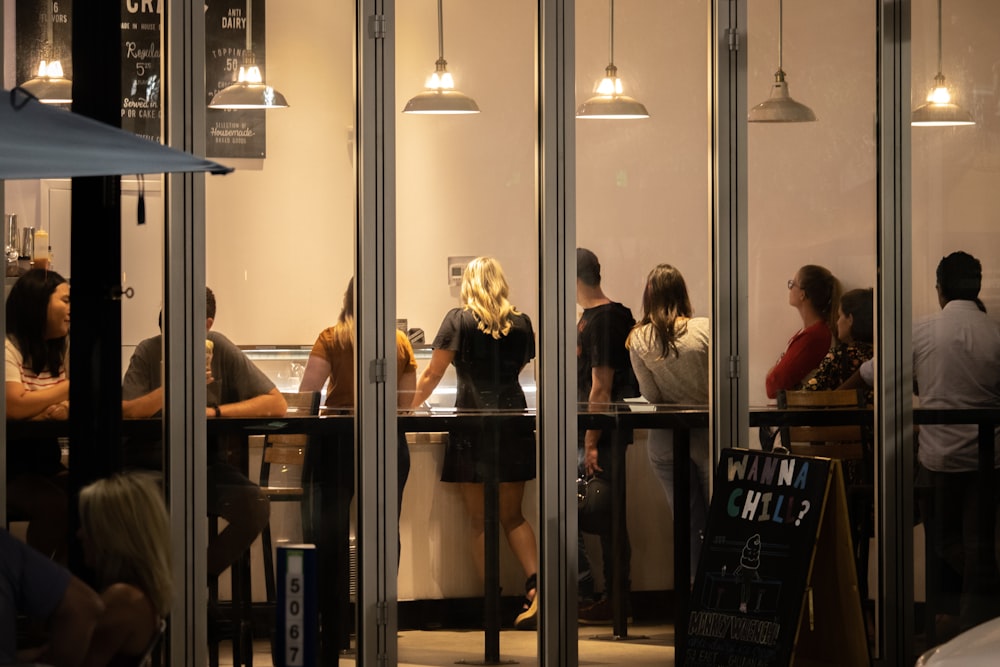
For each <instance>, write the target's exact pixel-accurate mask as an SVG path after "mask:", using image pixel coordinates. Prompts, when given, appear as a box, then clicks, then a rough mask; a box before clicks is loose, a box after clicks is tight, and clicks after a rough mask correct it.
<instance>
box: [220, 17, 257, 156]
mask: <svg viewBox="0 0 1000 667" xmlns="http://www.w3.org/2000/svg"><path fill="white" fill-rule="evenodd" d="M247 2H250V3H252V4H251V9H252V16H251V19H252V20H251V21H249V22H248V20H247V11H246V10H247ZM247 30H249V31H250V36H251V46H252V48H253V56H254V61H255V62H256V63H257V66H258V67H260V70H261V72H262V73H263V74H264V77H265V80H266V79H267V69H266V68H265V66H264V65H265V58H264V0H205V49H206V51H205V93H206V99H205V104H208V103H209V102H210V101H211V100H212V97H213V96H214V95H215V93H217V92H218V91H220V90H222V89H223V88H225V87H226V86H228V85H230V84H232V83H234V82H235V81H236V79H237V77H238V75H239V72H240V65H242V64H243V63H244V62H245V61H246V56H247V53H246V46H247ZM265 113H266V112H265V111H264V110H263V109H208V110H207V122H208V136H207V142H206V151H205V153H206V155H207V156H209V157H221V158H226V157H229V158H233V157H245V158H262V157H264V156H265V147H266V132H265Z"/></svg>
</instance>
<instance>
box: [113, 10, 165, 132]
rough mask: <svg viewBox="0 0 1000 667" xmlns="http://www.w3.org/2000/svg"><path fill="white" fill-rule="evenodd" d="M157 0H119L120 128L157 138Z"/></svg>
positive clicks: (160, 83) (160, 85) (158, 111)
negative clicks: (120, 8) (120, 50)
mask: <svg viewBox="0 0 1000 667" xmlns="http://www.w3.org/2000/svg"><path fill="white" fill-rule="evenodd" d="M160 6H161V3H160V2H159V1H158V0H122V11H121V21H122V22H121V45H122V52H121V53H122V55H121V63H122V65H121V71H122V109H121V113H122V117H121V127H122V129H123V130H128V131H129V132H133V133H135V134H137V135H139V136H140V137H145V138H146V139H150V140H152V141H157V142H158V141H160V90H161V88H162V80H161V76H162V75H161V72H160V12H159V8H160Z"/></svg>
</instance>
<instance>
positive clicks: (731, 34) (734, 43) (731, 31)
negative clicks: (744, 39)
mask: <svg viewBox="0 0 1000 667" xmlns="http://www.w3.org/2000/svg"><path fill="white" fill-rule="evenodd" d="M726 37H727V39H728V40H729V50H730V51H739V50H740V33H739V32H737V31H736V29H735V28H726Z"/></svg>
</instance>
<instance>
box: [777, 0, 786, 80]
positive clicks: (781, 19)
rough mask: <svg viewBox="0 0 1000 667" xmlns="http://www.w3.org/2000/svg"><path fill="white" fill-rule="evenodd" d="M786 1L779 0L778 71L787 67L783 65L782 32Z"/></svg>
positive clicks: (782, 70)
mask: <svg viewBox="0 0 1000 667" xmlns="http://www.w3.org/2000/svg"><path fill="white" fill-rule="evenodd" d="M783 5H784V3H783V2H782V0H778V71H779V72H784V71H785V68H784V67H782V65H781V33H782V29H783V27H784V26H782V21H783V16H784V11H783V10H784V7H783Z"/></svg>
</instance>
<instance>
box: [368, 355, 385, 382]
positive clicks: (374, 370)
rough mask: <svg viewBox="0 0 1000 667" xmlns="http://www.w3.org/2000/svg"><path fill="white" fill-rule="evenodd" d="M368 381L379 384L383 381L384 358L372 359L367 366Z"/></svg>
mask: <svg viewBox="0 0 1000 667" xmlns="http://www.w3.org/2000/svg"><path fill="white" fill-rule="evenodd" d="M368 377H369V382H371V383H373V384H381V383H383V382H385V359H372V362H371V365H369V367H368Z"/></svg>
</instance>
